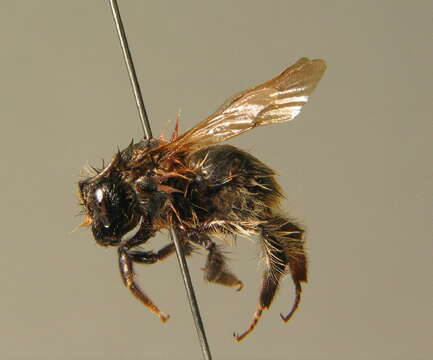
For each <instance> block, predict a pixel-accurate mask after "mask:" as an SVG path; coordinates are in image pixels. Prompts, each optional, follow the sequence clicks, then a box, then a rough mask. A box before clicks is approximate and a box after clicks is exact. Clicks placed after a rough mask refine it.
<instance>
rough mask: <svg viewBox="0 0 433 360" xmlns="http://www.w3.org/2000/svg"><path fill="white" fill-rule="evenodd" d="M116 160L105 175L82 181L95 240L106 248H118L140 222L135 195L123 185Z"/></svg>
mask: <svg viewBox="0 0 433 360" xmlns="http://www.w3.org/2000/svg"><path fill="white" fill-rule="evenodd" d="M119 160H120V158H119V157H116V158H115V159H114V160H113V161H112V162H111V163H110V164H109V165H108V166H107V167H106V168H105V169H104V170H103V171H102V172H100V173H99V174H97V175H95V176H93V177H90V178H88V179H86V180H83V181H80V182H79V184H78V186H79V196H80V199H81V203H82V205H83V207H84V210H85V214H86V220H85V221H84V223H83V224H86V225H91V226H92V232H93V236H94V238H95V240H96V241H97V242H98V243H99V244H100V245H103V246H108V245H118V244H119V243H120V241H121V239H122V236H123V235H125V234H126V233H127V232H129V231H130V230H131V229H132V228H134V227H135V226H136V225H137V224H138V222H139V215H138V214H137V212H136V211H135V206H136V205H135V195H134V192H133V191H132V189H131V188H130V185H128V184H127V183H125V182H124V181H122V178H121V174H120V172H119V171H118V169H117V168H116V165H117V164H118V161H119Z"/></svg>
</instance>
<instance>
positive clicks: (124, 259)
mask: <svg viewBox="0 0 433 360" xmlns="http://www.w3.org/2000/svg"><path fill="white" fill-rule="evenodd" d="M149 237H150V235H148V234H145V235H143V234H142V233H141V232H139V233H137V234H136V236H135V237H133V238H132V239H130V240H127V241H126V242H124V243H122V244H121V245H120V246H119V248H118V253H119V268H120V275H121V277H122V281H123V283H124V284H125V286H126V287H127V288H128V289H129V290H130V291H131V293H132V294H133V295H134V296H135V297H136V298H137V299H138V300H140V301H141V303H142V304H143V305H145V306H146V307H147V308H148V309H150V310H152V311H153V312H154V313H155V314H156V315H158V316H159V318H160V319H161V321H162V322H166V321H167V320H168V319H169V316H168V315H166V314H164V313H163V312H162V311H161V310H159V308H158V307H157V306H156V305H155V304H154V303H153V302H152V300H151V299H150V298H149V297H148V296H147V295H146V294H145V293H144V292H143V291H142V290H141V289H140V287H139V286H138V284H137V283H136V281H135V274H134V268H133V256H132V255H130V254H129V251H130V249H131V248H132V247H134V246H138V245H140V244H143V243H145V242H146V241H147V239H148V238H149Z"/></svg>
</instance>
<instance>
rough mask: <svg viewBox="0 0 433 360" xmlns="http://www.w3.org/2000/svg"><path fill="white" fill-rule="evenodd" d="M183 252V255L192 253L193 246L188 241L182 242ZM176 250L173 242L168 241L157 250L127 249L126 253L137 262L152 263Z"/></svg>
mask: <svg viewBox="0 0 433 360" xmlns="http://www.w3.org/2000/svg"><path fill="white" fill-rule="evenodd" d="M182 249H183V253H184V255H185V256H189V255H191V254H192V252H193V250H194V248H193V246H192V245H191V244H190V243H187V242H186V243H183V244H182ZM175 251H176V247H175V246H174V243H170V244H168V245H166V246H164V247H163V248H161V249H159V250H158V251H157V252H153V251H140V250H129V251H128V254H129V255H130V256H131V258H132V261H134V262H136V263H139V264H154V263H156V262H158V261H162V260H165V259H166V258H168V257H169V256H170V255H172V254H173V253H174V252H175Z"/></svg>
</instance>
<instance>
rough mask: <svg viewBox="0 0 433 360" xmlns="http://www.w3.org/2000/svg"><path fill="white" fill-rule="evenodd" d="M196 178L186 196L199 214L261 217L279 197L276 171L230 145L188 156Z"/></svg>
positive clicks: (279, 191)
mask: <svg viewBox="0 0 433 360" xmlns="http://www.w3.org/2000/svg"><path fill="white" fill-rule="evenodd" d="M187 161H188V166H189V167H191V168H193V169H195V174H196V179H195V180H194V181H193V183H192V184H191V186H190V190H189V192H188V196H189V198H190V200H191V202H192V204H193V205H195V206H196V208H197V209H200V208H203V209H206V210H203V211H201V212H200V211H198V212H199V213H200V214H201V215H202V217H219V218H225V219H231V220H236V219H246V218H249V219H252V218H256V219H261V218H263V217H267V216H269V215H270V214H271V213H273V211H272V210H273V209H274V208H275V207H278V204H279V200H280V198H281V197H282V193H281V188H280V186H279V185H278V184H277V182H276V181H275V178H274V176H275V173H274V171H272V170H271V169H270V168H269V167H267V166H266V165H265V164H263V163H262V162H261V161H259V160H258V159H256V158H255V157H254V156H252V155H250V154H248V153H247V152H244V151H242V150H240V149H237V148H236V147H234V146H230V145H217V146H211V147H209V148H206V149H203V150H200V151H197V152H195V153H193V154H192V155H190V156H189V158H188V159H187Z"/></svg>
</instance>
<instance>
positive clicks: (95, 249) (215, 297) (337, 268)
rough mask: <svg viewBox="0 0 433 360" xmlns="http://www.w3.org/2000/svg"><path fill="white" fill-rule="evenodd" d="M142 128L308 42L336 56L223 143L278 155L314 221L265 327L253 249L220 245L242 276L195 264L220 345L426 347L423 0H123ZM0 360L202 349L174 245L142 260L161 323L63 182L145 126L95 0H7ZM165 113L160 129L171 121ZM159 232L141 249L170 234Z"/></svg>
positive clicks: (299, 206)
mask: <svg viewBox="0 0 433 360" xmlns="http://www.w3.org/2000/svg"><path fill="white" fill-rule="evenodd" d="M120 8H121V10H122V13H123V16H124V21H125V23H126V28H127V32H128V35H129V41H130V43H131V47H132V51H133V55H134V58H135V62H136V65H137V70H138V73H139V77H140V80H141V84H142V88H143V93H144V97H145V102H146V104H148V112H149V115H150V119H151V121H152V126H153V130H154V133H155V134H156V135H157V134H159V133H160V132H161V131H162V129H163V128H164V127H165V126H166V124H167V121H168V120H169V119H171V120H173V119H174V118H175V115H176V113H177V111H178V110H179V109H182V123H181V126H182V129H183V130H185V129H188V128H190V127H191V126H192V125H193V124H195V123H196V122H198V121H200V120H201V119H203V118H205V117H206V116H207V114H209V113H210V112H212V111H213V110H214V109H215V108H216V107H217V106H218V105H220V104H221V103H222V102H223V101H224V100H225V99H226V98H227V97H228V96H230V95H232V94H233V93H235V92H237V91H238V90H241V89H244V88H247V87H250V86H252V85H255V84H257V83H260V82H262V81H264V80H267V79H269V78H271V77H273V76H274V75H276V74H277V73H279V72H280V71H282V70H283V69H284V68H285V67H287V66H288V65H290V64H292V63H293V62H294V61H296V60H297V59H298V58H300V57H301V56H308V57H312V58H315V57H321V58H323V59H326V61H327V62H328V66H329V67H328V71H327V73H326V74H325V77H324V78H323V80H322V82H321V83H320V85H319V87H318V89H317V91H316V92H315V93H314V95H313V97H312V101H311V103H310V104H308V105H307V106H306V108H305V109H304V112H303V113H302V114H301V115H300V116H299V118H297V119H296V120H295V121H294V122H293V123H290V124H283V125H276V126H269V127H265V128H260V129H257V130H255V131H251V132H250V133H248V134H245V135H243V136H241V137H239V138H238V139H234V140H233V141H231V143H232V144H235V145H238V146H240V147H241V148H243V149H246V150H248V151H251V152H252V153H253V154H255V155H256V156H258V157H259V158H260V159H262V160H263V161H264V162H265V163H267V164H269V165H270V166H272V167H273V168H275V169H277V170H278V171H279V173H280V177H279V181H280V182H281V184H282V185H283V187H284V189H285V190H286V193H287V202H286V203H285V206H286V207H287V209H290V210H289V213H290V214H291V215H293V216H296V217H297V218H298V219H299V220H301V221H302V222H303V223H304V224H305V225H306V226H307V228H308V247H309V249H310V259H311V267H310V279H311V281H310V282H309V284H308V285H307V286H306V288H305V292H304V299H303V302H302V304H301V307H300V310H299V312H298V313H297V314H296V316H295V317H294V318H293V319H292V321H291V322H290V323H288V324H284V323H283V322H282V321H281V320H280V319H279V313H280V312H282V311H283V312H285V311H287V310H288V309H289V307H290V304H291V301H292V300H293V291H292V290H293V289H292V285H291V282H290V281H285V282H284V284H283V287H282V289H281V291H280V293H279V296H278V298H277V299H276V301H275V302H274V304H273V306H272V308H271V309H270V310H269V311H267V312H265V314H264V317H263V319H262V321H261V322H260V324H259V325H258V327H257V329H256V330H255V331H254V332H253V333H252V334H251V336H249V337H248V338H247V339H246V340H245V341H243V342H242V343H240V344H236V343H234V342H233V340H232V337H231V334H232V332H233V331H241V330H243V329H244V328H245V327H246V326H247V325H248V323H249V321H250V318H251V315H252V312H253V311H254V309H255V305H256V299H257V293H258V284H259V281H260V270H259V268H258V266H257V246H255V244H253V243H251V242H249V241H245V240H241V241H239V242H238V245H237V247H234V248H232V249H231V255H230V257H231V258H232V259H233V269H234V270H235V272H236V273H237V274H238V275H239V276H240V278H241V279H243V280H244V281H245V285H246V286H245V288H244V290H243V291H242V292H241V293H236V292H235V291H234V290H233V289H228V288H223V287H220V286H215V285H209V284H205V283H204V282H203V281H202V272H201V271H200V267H201V266H202V265H203V262H204V258H203V257H202V256H196V257H195V258H194V259H193V260H191V261H190V267H191V271H192V273H193V280H194V283H195V287H196V291H197V294H198V298H199V301H200V304H201V310H202V313H203V317H204V322H205V324H206V326H207V331H208V335H209V339H210V344H211V346H212V349H213V353H214V357H215V359H354V360H356V359H431V358H432V356H433V348H432V347H433V345H432V338H431V336H432V320H433V319H432V303H433V302H432V300H433V289H432V281H431V278H432V270H433V267H432V250H433V249H432V248H433V246H432V233H433V232H432V221H431V220H432V208H433V206H432V187H431V182H432V175H433V172H432V166H431V164H432V161H431V154H432V115H431V108H432V72H431V64H432V60H433V58H432V42H431V40H432V38H431V35H432V10H433V5H432V3H431V2H430V1H413V2H408V1H380V2H379V1H362V2H361V1H358V2H350V1H326V2H325V1H321V2H318V1H316V2H314V1H313V2H308V1H269V2H267V1H266V2H265V1H231V2H224V1H218V2H210V1H209V2H203V1H179V2H174V1H172V2H163V1H161V2H148V1H120ZM0 27H1V31H0V43H1V46H2V49H1V54H0V66H1V82H0V97H1V106H0V118H1V125H2V126H1V129H2V131H1V138H2V139H1V142H0V146H1V159H2V167H1V217H0V218H1V219H2V246H1V250H0V284H1V290H0V291H1V296H0V314H1V321H0V357H1V358H2V359H105V360H109V359H199V358H200V352H199V348H198V342H197V339H196V334H195V330H194V328H193V322H192V319H191V315H190V310H189V308H188V305H187V303H186V298H185V292H184V288H183V284H182V282H181V278H180V275H179V270H178V266H177V261H176V258H175V257H173V258H172V259H170V260H168V261H167V262H165V263H161V264H158V265H155V266H152V267H147V268H141V269H140V270H139V271H138V272H139V277H140V282H141V284H142V285H143V287H144V288H145V289H146V291H147V292H148V293H149V294H150V295H151V296H152V297H153V299H154V300H155V302H156V303H157V304H159V305H160V307H161V308H162V309H163V310H164V311H166V312H168V313H169V314H171V316H172V318H171V320H170V321H169V322H168V323H166V324H162V323H160V322H159V320H158V319H157V318H156V317H155V316H154V315H153V314H151V313H150V312H149V311H147V310H146V309H144V308H143V307H142V306H141V305H140V304H139V303H138V302H137V301H136V300H135V299H134V298H132V296H130V294H129V293H128V291H127V290H126V289H124V287H123V285H122V284H121V282H120V279H119V274H118V270H117V260H116V252H115V251H114V249H103V248H101V247H99V246H97V245H96V244H95V242H94V240H93V239H92V237H91V234H90V232H89V231H88V230H87V229H80V230H78V231H76V232H73V233H71V230H72V229H73V228H74V227H76V226H77V225H78V224H79V222H80V221H81V219H80V218H79V217H76V216H75V215H76V214H77V213H78V211H79V207H78V201H77V199H76V197H75V193H76V182H77V181H78V180H79V178H80V177H79V172H80V169H81V168H82V166H83V165H84V164H85V163H86V162H87V161H89V162H90V163H93V164H96V165H99V164H100V159H101V158H102V157H104V158H105V159H109V158H110V157H111V156H112V154H113V152H114V151H115V150H116V148H117V146H120V147H124V146H125V145H127V144H128V143H129V141H130V140H131V138H132V137H134V138H135V139H139V138H140V136H141V129H140V127H139V123H138V120H137V114H136V109H135V105H134V102H133V98H132V95H131V90H130V87H129V80H128V78H127V75H126V72H125V69H124V64H123V60H122V57H121V53H120V49H119V44H118V41H117V37H116V34H115V32H114V26H113V21H112V17H111V13H110V10H109V7H108V4H107V2H106V1H2V2H1V5H0ZM171 126H172V125H170V126H169V128H171ZM167 241H168V239H167V236H166V235H165V234H163V235H161V236H158V237H157V238H156V239H155V240H153V242H152V244H151V246H150V248H152V247H153V246H154V247H159V246H160V245H161V244H163V243H165V242H167Z"/></svg>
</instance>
